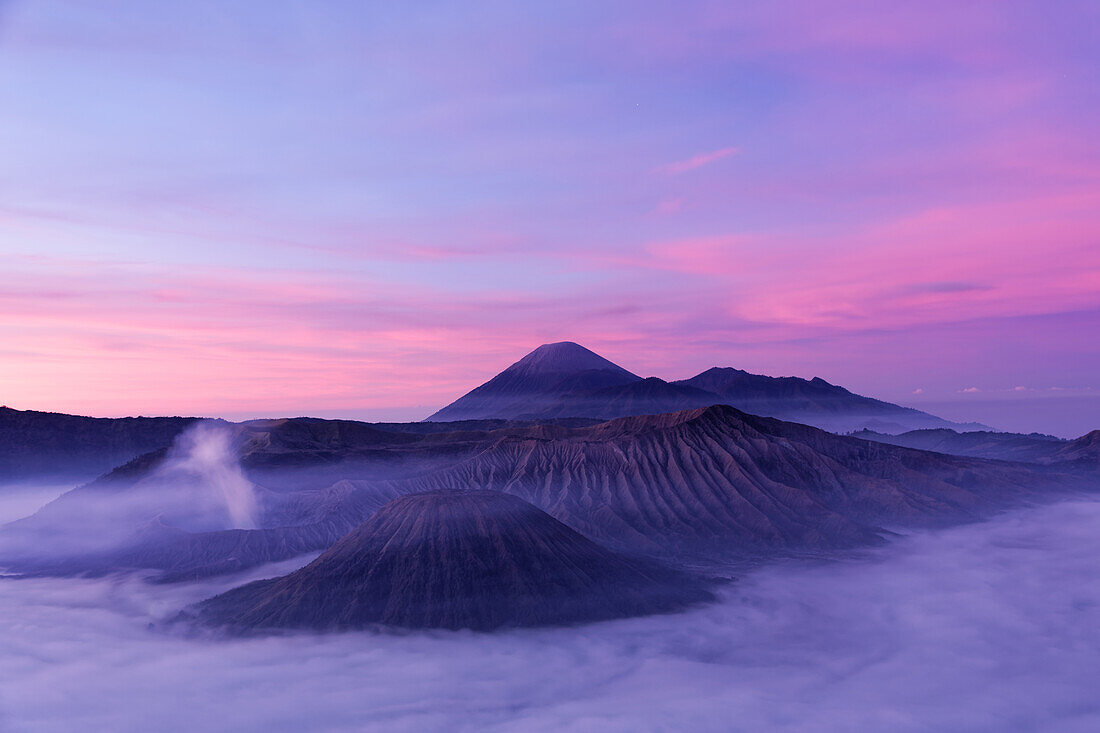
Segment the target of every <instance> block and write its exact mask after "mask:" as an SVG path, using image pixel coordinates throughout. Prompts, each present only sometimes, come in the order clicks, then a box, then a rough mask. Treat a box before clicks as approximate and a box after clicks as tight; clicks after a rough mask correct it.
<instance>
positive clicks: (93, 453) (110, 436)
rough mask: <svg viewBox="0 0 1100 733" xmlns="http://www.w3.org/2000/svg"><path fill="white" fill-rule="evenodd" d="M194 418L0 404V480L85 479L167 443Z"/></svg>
mask: <svg viewBox="0 0 1100 733" xmlns="http://www.w3.org/2000/svg"><path fill="white" fill-rule="evenodd" d="M195 420H196V418H190V417H123V418H102V417H80V416H78V415H64V414H60V413H55V412H36V411H33V410H13V409H11V408H10V407H0V482H9V481H21V480H28V479H35V480H40V481H42V480H59V481H60V480H87V479H89V478H92V477H94V476H97V475H99V474H101V473H103V472H104V471H109V470H110V469H112V468H114V467H115V466H118V465H119V464H122V463H126V462H127V461H129V460H130V459H132V458H135V457H137V456H140V455H142V454H144V453H148V452H149V451H153V450H157V449H158V448H164V447H166V446H168V445H170V444H171V443H172V440H173V439H174V438H175V437H176V436H177V435H179V434H180V433H181V432H183V431H184V430H185V429H186V428H187V427H188V426H189V425H191V424H192V423H193V422H195Z"/></svg>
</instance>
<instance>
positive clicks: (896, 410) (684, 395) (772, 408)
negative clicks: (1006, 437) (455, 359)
mask: <svg viewBox="0 0 1100 733" xmlns="http://www.w3.org/2000/svg"><path fill="white" fill-rule="evenodd" d="M710 405H730V406H732V407H736V408H737V409H739V410H742V411H744V412H748V413H750V414H754V415H763V416H767V417H777V418H780V419H782V420H788V421H792V422H801V423H804V424H807V425H814V426H816V427H820V428H823V429H825V430H830V431H832V432H838V433H844V432H851V431H853V430H859V429H863V428H870V429H873V430H877V431H878V432H884V433H900V432H904V431H906V430H912V429H914V428H940V427H946V428H952V427H953V428H959V429H981V428H984V427H985V426H982V425H978V424H976V423H972V424H966V425H961V424H958V423H952V422H949V421H947V420H943V419H941V418H938V417H936V416H934V415H929V414H928V413H925V412H921V411H920V410H914V409H912V408H908V407H901V406H899V405H895V404H892V403H889V402H883V401H882V400H876V399H872V398H869V397H863V396H861V395H857V394H853V393H852V392H849V391H848V390H846V389H844V388H843V387H838V386H836V385H833V384H829V383H828V382H826V381H825V380H823V379H821V378H818V377H815V378H814V379H810V380H806V379H800V378H798V377H766V376H762V375H759V374H749V373H748V372H745V371H742V370H740V369H732V368H719V367H715V368H713V369H708V370H707V371H705V372H703V373H702V374H699V375H697V376H695V377H692V378H691V379H684V380H680V381H677V382H666V381H664V380H661V379H658V378H656V377H650V378H649V379H644V380H643V379H641V378H639V377H637V376H635V375H633V374H631V373H630V372H627V371H626V370H624V369H622V368H620V367H618V366H615V365H614V364H612V363H611V362H609V361H607V360H606V359H603V358H602V357H600V356H597V355H596V354H593V353H592V352H591V351H588V350H587V349H584V348H583V347H580V346H578V345H577V344H573V343H569V342H565V343H561V344H547V345H545V346H540V347H539V348H537V349H535V350H534V351H533V352H531V353H530V354H528V355H527V356H526V357H524V358H523V359H521V360H520V361H519V362H517V363H516V364H513V365H512V366H511V367H509V368H508V369H506V370H504V371H503V372H501V373H500V374H498V375H497V376H496V377H494V378H493V379H491V380H489V381H488V382H486V383H485V384H483V385H481V386H480V387H478V388H477V389H475V390H473V391H472V392H470V393H468V394H466V395H464V396H463V397H461V398H459V399H458V400H456V401H455V402H453V403H451V404H450V405H448V406H447V407H444V408H443V409H442V410H440V411H439V412H437V413H435V414H434V415H432V416H431V417H429V418H428V420H429V421H444V420H470V419H486V418H495V419H514V420H545V419H551V418H554V419H563V418H595V419H601V420H607V419H612V418H616V417H628V416H631V415H657V414H662V413H667V412H677V411H680V410H689V409H694V408H697V407H707V406H710Z"/></svg>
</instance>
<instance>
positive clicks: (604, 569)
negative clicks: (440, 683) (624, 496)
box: [197, 491, 710, 631]
mask: <svg viewBox="0 0 1100 733" xmlns="http://www.w3.org/2000/svg"><path fill="white" fill-rule="evenodd" d="M709 597H710V596H709V593H708V592H707V591H705V590H704V589H703V587H702V585H701V584H700V583H698V582H697V581H696V582H693V581H690V580H689V579H688V577H687V576H685V575H682V574H680V573H678V572H675V571H672V570H668V569H665V568H661V567H658V566H656V565H653V564H651V563H643V562H639V561H633V560H628V559H626V558H623V557H620V556H618V555H616V554H614V553H612V552H609V551H608V550H606V549H604V548H602V547H600V546H599V545H596V544H595V543H593V542H591V541H589V540H587V539H585V538H584V537H583V536H581V535H580V534H578V533H577V532H575V531H573V530H572V529H570V528H569V527H567V526H565V525H564V524H562V523H561V522H559V521H557V520H555V519H553V518H552V517H550V516H549V515H547V514H546V513H545V512H543V511H541V510H539V509H537V508H536V507H534V506H531V505H530V504H528V503H527V502H525V501H523V500H521V499H518V498H516V497H514V496H508V495H507V494H502V493H499V492H487V491H473V492H460V491H444V492H433V493H426V494H414V495H410V496H404V497H401V498H398V499H395V500H393V501H391V502H389V503H388V504H386V505H385V506H383V507H382V508H381V509H379V510H378V511H377V512H376V513H375V514H374V515H373V516H371V518H370V519H368V520H367V521H366V522H364V523H363V524H362V525H361V526H359V527H358V528H356V529H355V530H353V531H352V532H351V533H350V534H348V535H347V536H345V537H344V538H343V539H341V540H340V541H339V542H337V543H336V544H335V545H333V546H332V547H331V548H330V549H329V550H327V551H326V552H325V553H323V554H322V555H321V556H320V557H318V558H317V559H316V560H314V561H313V562H312V563H310V564H309V565H307V566H305V567H304V568H302V569H300V570H298V571H297V572H294V573H291V574H290V575H287V576H285V577H282V578H276V579H272V580H263V581H259V582H256V583H251V584H249V585H245V586H242V587H240V588H236V589H234V590H231V591H229V592H227V593H224V594H222V595H220V596H217V597H215V598H212V599H210V600H208V601H205V602H204V603H202V604H200V605H199V606H198V608H197V617H198V619H199V620H200V621H201V622H204V623H207V624H213V625H219V626H228V627H230V628H232V629H234V630H237V631H246V630H255V629H269V628H306V629H342V628H363V627H366V626H371V625H375V624H384V625H392V626H404V627H411V628H446V629H464V628H468V629H475V630H479V631H488V630H492V629H496V628H500V627H509V626H543V625H562V624H573V623H578V622H584V621H597V620H603V619H612V618H621V617H625V616H636V615H642V614H649V613H657V612H667V611H673V610H677V609H680V608H682V607H684V606H686V605H688V604H690V603H696V602H699V601H703V600H707V599H708V598H709Z"/></svg>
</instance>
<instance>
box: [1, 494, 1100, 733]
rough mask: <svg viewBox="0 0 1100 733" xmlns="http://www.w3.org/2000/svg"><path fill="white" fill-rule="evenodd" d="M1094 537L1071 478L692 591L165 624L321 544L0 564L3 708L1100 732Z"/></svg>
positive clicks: (349, 721) (159, 724) (50, 724)
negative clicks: (978, 518) (55, 567)
mask: <svg viewBox="0 0 1100 733" xmlns="http://www.w3.org/2000/svg"><path fill="white" fill-rule="evenodd" d="M56 493H57V492H56V491H54V490H53V489H43V490H42V492H41V493H40V494H39V495H38V496H39V499H40V500H41V501H45V500H48V499H49V498H52V496H53V495H55V494H56ZM33 495H34V492H32V491H31V490H30V489H28V488H27V487H23V489H22V493H21V494H20V496H22V497H24V498H25V497H28V496H33ZM31 504H32V502H31V500H30V499H27V500H26V501H24V502H23V503H21V504H18V505H15V504H12V505H5V507H6V511H8V516H6V517H5V519H13V518H15V516H18V513H19V512H26V513H29V512H30V511H32V510H33V509H34V508H35V507H34V506H32V505H31ZM1098 554H1100V502H1097V501H1083V500H1073V501H1065V502H1061V503H1058V504H1051V505H1044V506H1037V507H1031V508H1026V509H1018V510H1014V511H1012V512H1008V513H1004V514H1001V515H999V516H997V517H995V518H993V519H992V520H990V521H986V522H983V523H978V524H969V525H963V526H959V527H955V528H951V529H947V530H939V531H929V532H917V533H912V534H909V535H907V536H903V537H899V538H898V539H896V540H894V541H892V542H891V543H889V544H888V545H886V546H885V547H881V548H876V549H874V550H865V551H859V552H854V553H847V554H843V555H839V556H837V557H836V558H834V559H832V560H829V561H820V562H813V563H808V562H792V561H786V562H776V563H773V564H769V565H765V566H763V567H761V568H759V569H757V570H754V571H751V572H749V573H747V574H743V575H741V576H740V577H739V578H738V579H737V581H736V582H734V583H732V584H730V585H728V586H725V587H724V588H722V589H721V590H720V591H719V595H720V600H719V601H718V602H717V603H714V604H711V605H707V606H704V607H700V608H697V609H695V610H691V611H688V612H685V613H680V614H673V615H666V616H654V617H648V618H636V619H626V620H618V621H611V622H604V623H596V624H590V625H585V626H578V627H573V628H560V629H542V630H513V631H506V632H501V633H495V634H475V633H472V632H443V631H432V632H387V633H373V632H351V633H341V634H309V633H293V634H284V635H267V636H261V637H256V638H245V639H240V638H226V637H220V636H217V635H213V634H209V635H207V634H203V635H199V636H195V635H194V632H188V631H186V630H184V629H181V628H179V627H178V626H172V625H168V624H165V623H163V622H164V620H165V619H170V618H172V617H173V616H175V614H176V613H177V612H178V611H179V610H180V609H181V608H183V607H184V606H187V605H188V604H190V603H193V602H195V601H198V600H201V599H203V598H206V597H209V596H210V595H213V594H215V593H218V592H221V591H223V590H226V589H228V588H230V587H233V586H235V585H238V584H240V583H241V582H243V581H245V580H248V579H252V578H260V577H269V576H272V575H277V574H281V573H284V572H287V571H288V570H291V569H293V568H295V567H297V566H299V565H302V564H304V562H305V561H306V560H307V559H309V558H308V557H305V558H299V559H297V560H293V561H288V562H284V563H280V564H278V565H268V566H264V567H261V568H256V569H254V570H253V571H251V572H249V573H247V574H244V575H241V574H239V575H235V576H231V577H221V578H218V579H216V581H205V582H199V583H183V584H171V585H152V584H148V583H145V582H143V581H141V580H139V579H137V578H135V577H133V576H116V577H107V578H101V579H74V578H68V579H64V578H61V579H57V578H48V579H4V580H3V582H0V731H5V732H6V731H71V730H114V731H141V730H151V729H157V730H169V731H170V730H179V731H185V730H186V731H190V730H238V731H239V730H243V731H250V730H256V731H259V730H265V731H267V730H287V731H294V730H305V729H309V730H326V731H355V730H372V731H380V730H382V731H388V730H393V731H404V730H409V731H412V730H416V731H423V730H440V731H443V730H516V729H523V730H536V731H537V730H545V731H558V730H578V731H580V730H612V731H615V730H621V731H632V730H640V729H644V730H654V729H656V730H660V729H692V730H700V731H710V730H714V731H719V730H721V731H728V730H744V731H752V730H759V729H761V728H768V729H771V730H780V731H808V730H814V731H822V730H824V731H830V730H835V731H841V730H893V731H922V730H956V731H958V730H962V731H965V730H989V729H990V726H991V724H995V727H996V728H997V729H998V730H1003V731H1017V730H1019V731H1092V730H1096V729H1098V728H1100V701H1098V700H1097V698H1096V695H1095V686H1096V681H1097V679H1100V577H1098V576H1097V574H1096V572H1095V558H1096V557H1097V556H1098Z"/></svg>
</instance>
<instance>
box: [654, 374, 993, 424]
mask: <svg viewBox="0 0 1100 733" xmlns="http://www.w3.org/2000/svg"><path fill="white" fill-rule="evenodd" d="M674 384H680V385H685V386H688V387H694V388H696V389H702V390H706V391H707V392H711V393H713V394H716V395H718V397H719V398H720V402H721V403H722V404H727V405H732V406H733V407H736V408H737V409H739V410H742V411H743V412H748V413H751V414H753V415H764V416H766V417H776V418H779V419H780V420H787V421H789V422H799V423H804V424H806V425H813V426H815V427H819V428H822V429H824V430H829V431H831V432H850V431H851V430H855V429H857V428H856V426H860V427H872V428H876V429H877V430H878V431H879V432H890V431H891V430H894V431H899V432H900V431H904V430H911V429H919V428H939V427H944V428H950V427H954V428H963V429H967V430H970V429H980V428H982V427H984V426H982V425H979V424H977V423H972V424H967V425H959V424H957V423H951V422H948V421H947V420H944V419H942V418H939V417H936V416H935V415H929V414H928V413H926V412H921V411H920V410H914V409H913V408H911V407H901V406H900V405H895V404H893V403H891V402H883V401H882V400H876V399H873V398H870V397H863V396H862V395H857V394H854V393H852V392H849V391H848V390H846V389H844V388H843V387H839V386H837V385H835V384H830V383H828V382H826V381H825V380H824V379H822V378H821V377H814V378H813V379H808V380H807V379H801V378H799V377H766V376H763V375H761V374H750V373H748V372H746V371H743V370H741V369H733V368H731V367H714V368H711V369H708V370H706V371H705V372H702V373H701V374H697V375H696V376H694V377H692V378H691V379H684V380H681V381H679V382H674ZM899 429H900V430H899Z"/></svg>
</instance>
